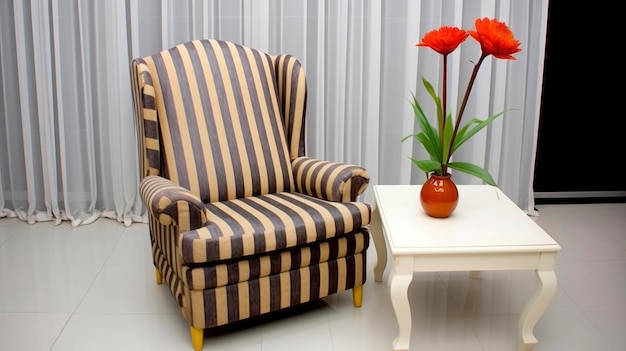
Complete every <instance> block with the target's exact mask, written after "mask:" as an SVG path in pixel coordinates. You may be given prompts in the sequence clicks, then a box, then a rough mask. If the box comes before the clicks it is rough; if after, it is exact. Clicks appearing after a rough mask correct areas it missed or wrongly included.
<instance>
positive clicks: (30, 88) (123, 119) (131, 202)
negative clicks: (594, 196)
mask: <svg viewBox="0 0 626 351" xmlns="http://www.w3.org/2000/svg"><path fill="white" fill-rule="evenodd" d="M547 8H548V0H530V1H515V0H476V1H463V0H422V1H418V0H389V1H383V0H338V1H330V0H326V1H324V0H317V1H311V0H309V1H307V0H239V1H232V0H228V1H227V0H223V1H219V0H214V1H210V0H206V1H200V0H188V1H186V0H126V1H124V0H111V1H98V0H30V1H29V0H13V1H11V0H9V1H1V2H0V186H1V190H2V191H0V217H14V216H17V217H19V218H20V219H22V220H24V221H27V222H29V223H34V222H37V221H48V220H52V221H55V222H57V223H60V222H61V221H64V220H68V221H71V223H72V225H74V226H76V225H80V224H87V223H91V222H93V221H94V220H95V219H97V218H99V217H108V218H114V219H116V220H118V221H120V222H123V223H124V224H126V225H130V224H131V223H133V222H136V221H144V220H145V209H144V208H143V206H142V204H141V200H140V198H139V196H138V193H137V190H138V167H137V165H138V162H137V155H136V147H135V131H134V120H133V115H132V113H133V108H132V99H131V93H130V79H129V62H130V59H131V58H133V57H138V56H145V55H149V54H152V53H155V52H158V51H160V50H162V49H166V48H169V47H172V46H174V45H176V44H179V43H181V42H184V41H187V40H191V39H197V38H218V39H224V40H231V41H235V42H238V43H241V44H244V45H248V46H251V47H255V48H258V49H261V50H264V51H266V52H268V53H272V54H278V53H291V54H293V55H295V56H296V57H298V58H300V59H301V61H302V63H303V65H304V68H305V71H306V73H307V78H308V83H309V98H308V109H307V111H308V112H307V115H308V121H307V122H308V124H307V125H308V131H307V139H308V152H309V154H310V155H312V156H315V157H320V158H325V159H329V160H334V161H346V162H351V163H356V164H359V165H363V166H365V167H366V168H367V169H368V170H369V172H370V175H371V184H421V183H422V182H423V181H424V175H423V174H422V173H421V171H419V169H417V168H416V167H415V166H413V165H412V164H411V162H410V160H409V159H408V158H407V156H410V155H412V156H415V157H417V156H423V155H421V153H422V152H423V151H422V150H421V148H420V146H419V145H417V143H415V144H411V142H410V141H407V142H404V143H402V142H401V139H402V138H403V137H404V136H406V135H408V134H410V133H412V132H413V131H414V128H415V125H414V122H415V118H414V117H413V113H412V110H411V107H410V104H409V98H410V96H411V93H412V92H416V93H417V94H418V97H419V94H420V92H419V91H420V90H421V77H422V76H423V77H426V78H427V79H429V80H430V81H431V82H433V83H434V84H435V87H436V88H437V84H436V83H437V77H439V76H440V74H439V72H440V71H439V70H440V68H441V67H440V62H439V61H438V58H437V55H432V54H431V55H427V54H426V49H419V50H418V48H417V47H416V46H415V44H416V43H417V42H418V41H419V40H420V39H421V37H422V36H423V35H424V34H425V33H426V32H427V31H429V30H431V29H434V28H437V27H439V26H441V25H454V26H459V27H463V28H465V29H471V28H473V23H474V20H475V19H476V18H479V17H490V18H497V19H499V20H501V21H504V22H506V23H507V24H508V25H509V26H510V28H511V29H512V30H513V32H514V33H515V36H516V38H517V39H519V40H520V41H521V43H522V45H521V47H522V50H523V51H522V52H520V53H519V54H516V58H517V60H515V61H509V60H491V61H489V62H486V63H485V64H483V68H482V69H481V72H480V73H479V77H478V81H477V84H476V86H475V88H474V91H473V96H472V98H471V99H470V104H469V106H468V108H467V110H466V115H476V116H487V115H490V114H492V113H494V111H495V112H497V111H500V110H502V109H504V108H511V109H515V110H516V112H515V113H509V114H507V116H505V117H503V118H500V119H498V120H496V122H494V123H493V124H492V125H491V126H490V127H489V128H488V129H485V130H484V131H483V132H481V133H480V134H478V135H476V136H475V137H474V138H473V139H472V140H471V141H470V142H469V143H468V144H466V145H464V146H463V148H462V149H460V150H459V151H457V153H455V157H456V158H458V159H459V160H460V159H462V160H464V161H468V162H473V163H476V164H478V165H482V166H484V167H485V168H486V169H487V170H488V171H489V172H490V173H491V174H492V175H493V176H494V179H495V180H496V181H497V182H498V185H499V187H500V188H501V189H502V190H503V191H504V192H505V193H506V194H507V195H508V196H509V197H511V199H513V200H514V201H515V202H516V203H517V204H518V205H519V206H520V208H522V209H523V210H525V211H527V212H529V213H531V214H532V213H534V210H533V208H534V198H533V189H532V182H533V173H534V161H535V151H536V142H537V130H538V118H539V106H540V96H541V86H542V76H543V61H544V47H545V36H546V24H547ZM466 47H468V48H465V47H462V49H461V50H459V52H458V53H454V54H453V56H452V60H451V61H450V62H451V67H452V71H451V75H452V76H458V77H459V78H458V81H456V82H454V83H453V84H452V92H451V94H449V101H456V99H457V98H458V97H459V95H460V94H462V90H463V89H464V86H465V84H466V79H467V77H468V76H469V72H470V70H471V66H472V65H469V64H468V61H471V60H476V59H477V58H478V52H477V51H472V48H471V47H469V45H467V46H466ZM427 110H428V109H427ZM455 180H456V182H457V183H459V184H478V183H479V180H478V179H475V178H472V177H471V176H465V175H464V174H460V173H459V174H457V175H455ZM363 197H364V200H365V201H368V202H371V201H372V200H373V199H372V196H371V187H370V190H368V191H367V192H366V193H365V194H364V196H363Z"/></svg>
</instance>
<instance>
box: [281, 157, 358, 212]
mask: <svg viewBox="0 0 626 351" xmlns="http://www.w3.org/2000/svg"><path fill="white" fill-rule="evenodd" d="M291 165H292V168H293V175H294V179H295V185H296V190H297V191H298V192H300V193H302V194H306V195H310V196H314V197H317V198H320V199H324V200H329V201H336V202H348V201H356V198H357V196H359V195H360V194H361V193H363V192H364V191H365V189H366V188H367V185H368V183H369V174H368V173H367V170H366V169H365V168H363V167H359V166H355V165H352V164H348V163H341V162H330V161H323V160H318V159H314V158H311V157H298V158H296V159H295V160H293V161H292V163H291Z"/></svg>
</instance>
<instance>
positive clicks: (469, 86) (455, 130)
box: [442, 52, 489, 175]
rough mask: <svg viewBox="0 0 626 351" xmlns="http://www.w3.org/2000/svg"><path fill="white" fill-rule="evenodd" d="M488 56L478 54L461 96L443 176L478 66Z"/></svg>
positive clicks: (444, 172)
mask: <svg viewBox="0 0 626 351" xmlns="http://www.w3.org/2000/svg"><path fill="white" fill-rule="evenodd" d="M487 56H489V55H487V54H485V53H484V52H482V53H481V54H480V58H479V59H478V62H477V63H476V65H474V70H473V71H472V76H471V77H470V79H469V82H467V89H465V95H464V96H463V102H462V103H461V107H460V108H459V113H458V114H457V117H456V123H455V125H454V132H452V139H451V140H450V148H449V149H448V158H447V159H446V162H445V164H444V165H442V170H443V174H444V175H445V174H446V171H447V169H448V162H450V157H451V156H452V147H453V146H454V139H456V134H457V132H458V130H459V126H460V125H461V118H462V117H463V112H465V106H466V105H467V100H469V96H470V92H471V91H472V87H473V86H474V81H475V80H476V76H477V75H478V70H479V69H480V65H481V64H482V63H483V61H484V60H485V57H487Z"/></svg>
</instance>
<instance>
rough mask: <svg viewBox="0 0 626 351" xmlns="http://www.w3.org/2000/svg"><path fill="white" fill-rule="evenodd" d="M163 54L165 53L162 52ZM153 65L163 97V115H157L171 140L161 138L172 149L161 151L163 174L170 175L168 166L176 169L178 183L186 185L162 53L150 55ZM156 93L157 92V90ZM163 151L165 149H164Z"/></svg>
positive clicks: (173, 107)
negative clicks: (169, 152)
mask: <svg viewBox="0 0 626 351" xmlns="http://www.w3.org/2000/svg"><path fill="white" fill-rule="evenodd" d="M163 54H165V53H163ZM152 59H153V62H154V65H155V67H156V70H157V72H156V73H157V75H158V80H159V83H160V86H161V98H162V99H163V105H164V106H165V116H159V121H160V123H165V124H167V126H168V128H169V130H170V134H171V139H172V140H162V139H161V141H162V142H164V143H165V142H170V143H172V149H173V152H174V155H168V154H166V153H165V152H163V156H164V160H163V161H164V163H165V168H166V172H165V174H167V175H168V177H169V176H170V175H171V174H170V173H171V172H170V171H169V169H168V168H171V169H176V170H177V173H178V183H179V184H180V185H182V186H184V187H188V184H189V178H188V176H187V172H186V170H185V168H186V167H178V165H177V163H176V160H184V159H185V152H184V151H185V149H184V148H182V145H181V143H180V141H181V140H182V137H181V135H180V129H179V128H178V123H176V121H177V120H178V116H177V114H176V108H175V107H176V104H175V102H174V96H173V92H172V87H171V85H170V84H169V81H170V79H172V78H171V77H169V75H168V73H167V65H166V63H165V61H164V60H163V57H162V54H157V55H153V56H152ZM157 94H158V92H157ZM164 151H165V150H164Z"/></svg>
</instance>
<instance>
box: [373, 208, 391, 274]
mask: <svg viewBox="0 0 626 351" xmlns="http://www.w3.org/2000/svg"><path fill="white" fill-rule="evenodd" d="M370 229H371V230H370V233H371V234H372V239H373V240H374V246H375V247H376V256H377V261H376V266H374V281H376V282H381V281H383V272H385V266H387V245H386V244H385V238H384V237H383V227H382V224H381V221H380V213H379V212H378V207H377V206H376V204H374V208H372V217H371V219H370Z"/></svg>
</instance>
